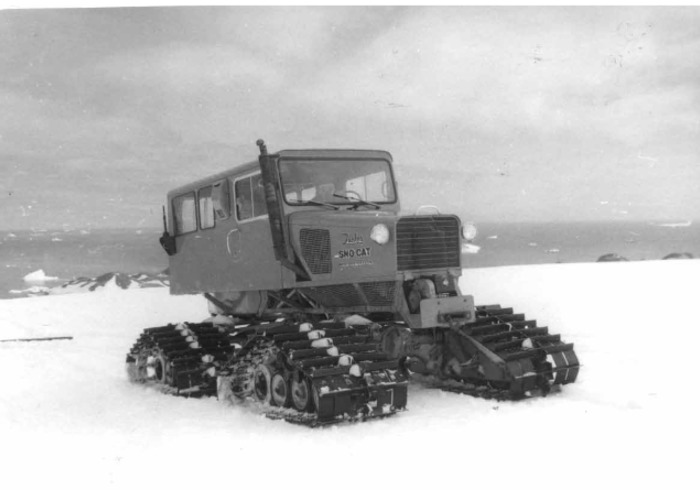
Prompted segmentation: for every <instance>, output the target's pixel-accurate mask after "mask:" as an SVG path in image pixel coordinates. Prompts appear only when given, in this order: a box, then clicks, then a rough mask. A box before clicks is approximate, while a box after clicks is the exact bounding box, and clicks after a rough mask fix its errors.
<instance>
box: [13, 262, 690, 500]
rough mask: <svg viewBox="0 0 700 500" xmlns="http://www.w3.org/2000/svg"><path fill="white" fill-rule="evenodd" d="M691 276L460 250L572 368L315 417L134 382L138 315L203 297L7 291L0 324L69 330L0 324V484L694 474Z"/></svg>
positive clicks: (507, 485) (588, 483)
mask: <svg viewBox="0 0 700 500" xmlns="http://www.w3.org/2000/svg"><path fill="white" fill-rule="evenodd" d="M699 281H700V261H694V260H677V261H657V262H611V263H590V264H554V265H542V266H522V267H502V268H485V269H471V270H465V273H464V276H463V278H462V281H461V285H462V288H463V290H464V292H465V293H471V294H474V295H475V297H476V301H477V303H479V304H489V303H500V304H502V305H504V306H505V305H507V306H513V307H514V308H515V309H516V310H517V311H518V312H524V313H526V314H527V316H528V318H535V319H538V320H539V322H540V324H542V325H548V326H549V327H550V331H551V332H552V333H562V335H563V336H564V339H565V340H567V341H571V342H575V343H576V352H577V354H578V355H579V357H580V360H581V362H582V364H583V368H582V371H581V374H580V376H579V380H578V382H577V383H576V384H573V385H569V386H566V387H564V389H563V391H562V392H560V393H558V394H553V395H551V396H549V397H547V398H544V399H534V400H527V401H521V402H493V401H486V400H479V399H474V398H471V397H469V396H463V395H457V394H452V393H446V392H441V391H436V390H433V389H428V388H427V387H424V386H420V385H412V386H411V388H410V391H409V410H408V411H406V412H403V413H401V414H398V415H396V416H393V417H391V418H389V419H385V420H377V421H371V422H367V423H364V424H355V425H348V424H345V425H340V426H332V427H329V428H322V429H307V428H304V427H298V426H294V425H291V424H288V423H285V422H281V421H272V420H268V419H266V418H264V417H261V416H259V415H256V414H255V413H254V412H252V411H251V410H250V409H248V408H246V407H241V406H230V405H226V404H223V403H220V402H218V401H216V399H214V398H208V399H204V400H197V399H183V398H177V397H172V396H167V395H164V394H160V393H159V392H156V391H155V390H153V389H150V388H147V387H143V386H135V385H131V384H129V383H128V382H127V379H126V374H125V369H124V361H125V354H126V352H127V351H128V350H129V348H130V346H131V345H132V343H133V342H134V340H135V338H136V337H137V335H138V333H139V332H140V331H141V329H143V328H144V327H147V326H155V325H161V324H166V323H169V322H172V323H175V322H180V321H185V320H190V321H193V320H201V319H203V318H204V317H206V315H207V307H206V302H205V300H204V299H203V298H202V297H199V296H184V297H182V296H180V297H176V296H170V295H168V290H166V289H163V288H150V289H137V290H121V289H118V288H117V289H113V290H108V291H105V292H104V293H99V294H98V293H84V294H72V295H57V296H42V297H33V298H26V299H12V300H0V325H1V326H2V328H1V329H0V338H5V339H9V338H27V337H46V336H66V335H70V336H73V337H74V340H71V341H54V342H36V343H32V342H6V343H0V380H1V381H2V384H3V385H2V390H1V391H0V444H1V445H0V475H1V476H0V477H1V480H0V494H2V492H3V491H6V490H19V491H24V492H26V491H27V490H29V489H42V488H45V489H50V490H51V491H52V492H54V494H56V492H64V493H65V492H66V491H74V490H81V489H98V490H100V491H101V492H102V494H101V495H102V496H99V497H94V496H93V497H90V498H103V497H104V492H105V491H106V492H111V493H112V494H114V495H115V498H117V497H118V498H123V495H122V494H120V493H119V492H120V490H122V489H128V490H137V491H138V492H140V493H141V495H143V496H146V494H149V495H150V494H157V495H159V496H160V495H163V496H165V495H166V492H168V493H167V496H168V498H170V497H172V496H173V495H175V496H177V497H180V496H183V497H187V498H192V497H193V495H196V496H197V497H200V498H203V497H204V496H205V495H204V490H207V489H215V490H218V491H219V494H221V493H223V494H225V495H226V497H227V498H234V497H238V498H241V496H240V491H241V490H251V494H252V495H255V496H254V497H253V498H268V497H269V496H268V494H266V491H267V490H284V491H285V492H286V493H285V495H284V498H288V497H290V496H299V495H307V496H308V497H311V498H326V497H332V498H336V497H338V496H341V497H348V496H352V497H353V498H356V497H358V496H360V497H363V498H364V497H369V498H373V497H374V496H378V494H379V491H381V490H386V491H387V492H390V494H391V495H392V497H395V498H402V497H403V496H405V493H408V494H409V496H412V497H421V498H425V497H426V495H427V496H428V497H429V498H434V497H437V496H438V495H441V494H442V493H441V491H440V490H452V491H454V492H455V493H457V494H459V498H468V497H470V496H474V495H475V494H476V495H479V496H480V497H483V495H488V497H486V498H488V499H489V500H490V499H491V498H494V495H495V494H496V493H497V492H498V491H499V490H508V489H520V490H522V491H524V493H522V492H517V493H516V492H510V493H504V494H508V496H509V497H512V498H521V497H523V496H525V497H532V498H534V497H537V498H554V499H569V498H583V496H584V495H585V496H586V498H590V492H589V493H586V491H585V490H589V489H605V490H611V489H622V490H632V489H639V490H645V491H647V493H649V490H650V489H676V488H679V489H689V490H695V489H698V486H697V483H696V479H695V473H696V468H697V466H696V464H697V461H696V458H695V453H696V452H697V450H698V449H699V446H698V445H700V439H699V436H700V431H699V429H700V412H699V411H698V408H697V404H696V399H697V392H698V391H697V381H698V376H697V371H698V370H697V364H698V363H697V359H696V356H697V353H699V352H700V336H699V335H698V327H697V320H696V319H695V318H694V316H695V312H696V311H697V302H698V293H697V288H696V285H695V284H696V283H698V282H699ZM475 489H484V490H487V491H486V492H480V493H474V490H475ZM147 490H153V491H150V492H149V491H147ZM577 491H578V495H577V494H576V492H577ZM314 492H315V493H314ZM342 492H345V494H340V493H342ZM16 493H17V492H13V493H11V494H10V495H3V497H4V498H16V496H17V495H16ZM321 495H323V496H321ZM673 495H674V496H673V498H677V497H678V496H679V495H678V493H674V494H673ZM59 496H60V495H59ZM383 496H385V495H383ZM66 498H68V496H66ZM70 498H72V497H70Z"/></svg>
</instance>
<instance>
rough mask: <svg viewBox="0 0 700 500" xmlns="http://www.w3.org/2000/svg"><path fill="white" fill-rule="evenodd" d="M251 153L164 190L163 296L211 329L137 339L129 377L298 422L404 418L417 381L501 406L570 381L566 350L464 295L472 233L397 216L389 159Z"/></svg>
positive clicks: (453, 223) (437, 218) (432, 218)
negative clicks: (192, 301)
mask: <svg viewBox="0 0 700 500" xmlns="http://www.w3.org/2000/svg"><path fill="white" fill-rule="evenodd" d="M258 146H259V148H260V155H259V157H258V160H257V161H253V162H250V163H246V164H244V165H240V166H238V167H235V168H232V169H230V170H227V171H225V172H222V173H221V174H218V175H214V176H211V177H208V178H206V179H203V180H200V181H197V182H194V183H191V184H188V185H186V186H183V187H181V188H178V189H175V190H173V191H171V192H170V193H168V211H167V212H168V213H167V217H166V213H165V211H164V214H163V218H164V224H165V229H164V233H163V236H162V237H161V244H162V245H163V248H164V249H165V250H166V252H167V253H168V255H169V259H170V274H171V282H170V289H171V293H173V294H197V293H201V294H204V295H205V297H206V298H207V299H208V301H209V306H210V307H209V309H210V313H211V318H210V320H209V321H206V322H203V323H184V324H179V325H168V326H164V327H158V328H148V329H146V330H144V332H143V333H142V334H141V336H140V337H139V338H138V340H137V342H136V344H135V345H134V347H133V348H132V349H131V351H130V352H129V354H128V355H127V368H128V372H129V375H130V378H131V380H132V381H135V382H142V383H150V384H155V385H158V386H159V387H161V388H162V389H163V390H166V391H169V392H172V393H176V394H180V395H188V396H199V395H217V396H218V397H219V398H220V399H228V400H233V401H240V402H246V403H247V404H253V405H256V406H257V407H259V408H260V409H261V411H263V412H264V413H265V414H267V415H268V416H271V417H275V418H284V419H287V420H289V421H293V422H301V423H305V424H308V425H318V424H323V423H330V422H337V421H340V420H355V419H366V418H370V417H382V416H387V415H391V414H393V413H395V412H398V411H400V410H403V409H405V408H406V405H407V385H408V381H409V377H410V376H411V375H414V374H418V375H419V376H420V375H423V376H425V378H426V379H427V380H428V381H429V383H431V384H434V385H435V386H437V387H440V388H442V389H446V390H452V391H457V392H463V393H467V394H473V395H477V396H482V397H489V398H492V397H493V398H499V399H518V398H522V397H525V396H528V395H531V394H537V393H540V394H542V393H544V394H546V393H547V392H549V391H550V389H551V388H553V387H557V386H561V385H563V384H568V383H571V382H574V381H575V379H576V376H577V374H578V368H579V364H578V360H577V357H576V355H575V353H574V350H573V345H572V344H567V343H564V342H562V341H561V339H560V336H559V335H552V334H550V333H549V332H548V330H547V328H545V327H540V326H537V324H536V323H535V321H531V320H527V319H525V317H524V315H522V314H515V313H514V312H513V310H512V309H510V308H502V307H500V306H479V307H477V306H475V305H474V300H473V298H472V297H471V296H468V295H462V293H461V291H460V289H459V286H458V279H459V277H460V275H461V272H462V260H461V259H462V249H463V245H464V244H465V243H466V242H467V241H468V240H469V239H470V238H471V237H473V234H472V235H470V234H469V233H470V232H471V231H470V227H469V226H467V225H463V224H462V222H461V221H460V219H459V218H458V217H456V216H454V215H443V214H439V213H430V214H420V213H419V214H413V215H401V214H400V213H399V199H398V194H397V189H396V184H395V181H394V175H393V170H392V157H391V155H390V154H389V153H387V152H385V151H371V150H285V151H280V152H278V153H276V154H269V153H268V152H267V148H266V146H265V144H264V142H263V141H258Z"/></svg>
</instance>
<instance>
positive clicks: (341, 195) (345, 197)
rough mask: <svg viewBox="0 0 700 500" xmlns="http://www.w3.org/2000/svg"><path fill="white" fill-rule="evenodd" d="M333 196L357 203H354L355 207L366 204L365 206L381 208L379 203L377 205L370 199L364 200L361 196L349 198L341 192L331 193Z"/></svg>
mask: <svg viewBox="0 0 700 500" xmlns="http://www.w3.org/2000/svg"><path fill="white" fill-rule="evenodd" d="M333 196H335V197H336V198H342V199H344V200H348V201H350V202H352V203H357V205H355V208H357V207H359V206H360V205H367V206H370V207H374V208H377V209H379V208H382V207H381V206H380V205H377V204H376V203H372V202H371V201H365V200H363V199H362V198H350V197H349V196H345V195H343V194H338V193H333Z"/></svg>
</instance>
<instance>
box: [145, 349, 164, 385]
mask: <svg viewBox="0 0 700 500" xmlns="http://www.w3.org/2000/svg"><path fill="white" fill-rule="evenodd" d="M165 366H166V361H165V357H164V356H163V353H158V354H154V355H152V356H148V357H147V358H146V377H147V378H150V379H154V380H157V381H158V382H162V383H165Z"/></svg>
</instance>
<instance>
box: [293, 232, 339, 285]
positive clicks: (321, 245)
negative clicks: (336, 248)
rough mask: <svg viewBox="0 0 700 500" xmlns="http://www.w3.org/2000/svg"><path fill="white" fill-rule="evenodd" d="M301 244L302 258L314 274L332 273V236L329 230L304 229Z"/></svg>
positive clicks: (300, 239) (300, 236) (300, 234)
mask: <svg viewBox="0 0 700 500" xmlns="http://www.w3.org/2000/svg"><path fill="white" fill-rule="evenodd" d="M299 243H300V244H301V256H302V257H303V258H304V260H305V261H306V264H307V265H308V266H309V269H310V270H311V272H312V273H313V274H328V273H330V272H331V236H330V232H329V231H328V230H327V229H302V230H300V231H299Z"/></svg>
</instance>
